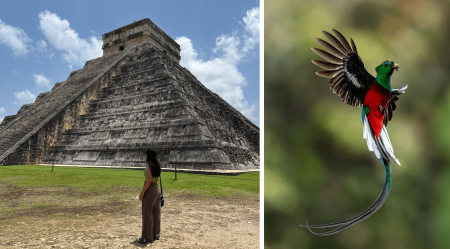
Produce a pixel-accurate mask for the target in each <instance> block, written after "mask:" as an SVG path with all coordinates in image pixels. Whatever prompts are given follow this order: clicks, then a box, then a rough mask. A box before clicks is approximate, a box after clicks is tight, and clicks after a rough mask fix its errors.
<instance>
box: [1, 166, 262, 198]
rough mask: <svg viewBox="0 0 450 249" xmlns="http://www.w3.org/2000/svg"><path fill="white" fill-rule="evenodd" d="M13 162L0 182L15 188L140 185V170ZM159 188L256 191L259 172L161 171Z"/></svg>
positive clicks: (225, 192) (218, 192) (86, 188)
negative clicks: (53, 167) (206, 173)
mask: <svg viewBox="0 0 450 249" xmlns="http://www.w3.org/2000/svg"><path fill="white" fill-rule="evenodd" d="M50 170H51V166H42V165H17V166H2V167H0V185H11V184H12V185H14V186H17V187H26V188H28V187H44V186H68V187H72V188H75V189H77V190H78V191H81V192H91V193H92V191H93V192H97V191H104V190H106V189H107V188H110V187H112V186H123V187H142V186H143V182H144V179H145V177H144V174H143V170H128V169H103V168H77V167H57V166H55V170H54V171H53V172H50ZM158 184H159V182H158ZM162 184H163V190H168V191H171V190H174V191H186V192H190V193H193V194H199V195H206V196H220V197H226V196H231V195H238V194H245V193H250V194H258V193H259V172H253V173H245V174H241V175H239V176H209V175H200V174H186V173H177V180H176V181H174V173H172V172H162Z"/></svg>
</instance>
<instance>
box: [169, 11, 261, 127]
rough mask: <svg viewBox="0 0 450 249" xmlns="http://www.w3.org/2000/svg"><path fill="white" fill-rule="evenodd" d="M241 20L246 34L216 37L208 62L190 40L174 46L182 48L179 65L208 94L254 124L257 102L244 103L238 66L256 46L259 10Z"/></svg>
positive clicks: (184, 38)
mask: <svg viewBox="0 0 450 249" xmlns="http://www.w3.org/2000/svg"><path fill="white" fill-rule="evenodd" d="M243 20H244V23H245V25H244V30H245V31H246V32H245V34H243V35H242V36H241V37H239V36H238V33H237V32H233V33H231V34H230V35H224V34H222V35H220V36H219V37H217V38H216V44H215V48H214V49H213V52H214V53H215V54H216V55H217V57H216V58H211V59H210V60H207V61H204V60H202V59H200V58H198V53H197V51H196V50H195V49H194V46H193V44H192V41H191V40H190V39H189V38H187V37H184V36H183V37H178V38H177V39H176V42H177V43H179V44H180V46H181V61H180V64H181V65H182V66H183V67H186V68H187V69H189V71H191V72H192V74H194V75H195V76H196V77H197V78H198V79H199V80H200V81H201V82H202V83H203V84H205V86H206V87H208V88H209V89H210V90H211V91H213V92H215V93H217V94H219V95H220V96H221V97H222V98H223V99H224V100H226V101H227V102H228V103H229V104H230V105H232V106H233V107H234V108H236V109H237V110H239V111H240V112H241V113H242V114H244V115H245V116H246V117H247V118H249V119H250V120H252V121H253V122H255V123H257V121H258V120H259V102H256V103H253V104H252V105H249V103H248V102H247V101H245V100H244V92H243V90H242V87H243V86H245V85H246V84H247V81H246V79H245V77H244V75H243V74H242V73H241V72H240V71H239V69H238V68H237V65H238V64H239V63H240V62H241V61H242V60H243V59H244V58H246V57H247V56H249V54H250V53H249V52H250V51H251V50H252V49H254V48H255V47H256V44H258V43H259V8H253V9H252V10H249V11H247V15H246V17H244V18H243ZM241 38H242V40H243V42H241ZM257 84H259V82H258V83H257Z"/></svg>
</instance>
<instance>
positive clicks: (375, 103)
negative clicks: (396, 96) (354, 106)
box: [364, 83, 391, 139]
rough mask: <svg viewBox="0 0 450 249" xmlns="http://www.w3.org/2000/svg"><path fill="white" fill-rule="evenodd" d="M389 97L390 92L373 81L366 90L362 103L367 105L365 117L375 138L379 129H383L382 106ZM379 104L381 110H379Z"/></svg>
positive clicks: (384, 105) (378, 133)
mask: <svg viewBox="0 0 450 249" xmlns="http://www.w3.org/2000/svg"><path fill="white" fill-rule="evenodd" d="M390 97H391V92H390V91H389V90H387V89H386V88H384V87H383V86H381V85H380V84H378V83H374V84H372V85H371V86H370V89H369V90H368V91H367V94H366V97H365V98H364V105H366V106H369V110H370V111H369V113H368V114H367V119H368V120H369V123H370V126H371V127H372V130H373V132H374V133H375V136H376V137H377V139H379V137H380V133H381V129H383V119H384V115H383V114H384V108H386V105H387V103H388V101H389V99H390ZM380 106H381V110H380Z"/></svg>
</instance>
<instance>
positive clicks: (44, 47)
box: [36, 40, 47, 52]
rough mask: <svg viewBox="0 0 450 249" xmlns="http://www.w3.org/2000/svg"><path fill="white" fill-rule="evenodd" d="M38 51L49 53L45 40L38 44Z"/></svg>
mask: <svg viewBox="0 0 450 249" xmlns="http://www.w3.org/2000/svg"><path fill="white" fill-rule="evenodd" d="M36 50H38V51H39V52H47V43H46V42H45V41H44V40H40V41H38V42H36Z"/></svg>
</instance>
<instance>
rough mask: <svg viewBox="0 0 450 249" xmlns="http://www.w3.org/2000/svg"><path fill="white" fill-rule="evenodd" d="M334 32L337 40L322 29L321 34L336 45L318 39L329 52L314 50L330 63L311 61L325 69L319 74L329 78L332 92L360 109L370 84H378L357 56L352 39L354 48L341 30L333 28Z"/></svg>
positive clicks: (318, 73)
mask: <svg viewBox="0 0 450 249" xmlns="http://www.w3.org/2000/svg"><path fill="white" fill-rule="evenodd" d="M333 32H334V34H335V35H336V36H337V38H336V37H335V36H333V35H332V34H330V33H328V32H326V31H323V30H322V33H323V34H324V35H325V36H326V37H327V38H328V40H330V42H331V43H332V44H333V45H334V46H333V45H331V44H330V43H328V42H326V41H324V40H322V39H320V38H316V40H317V41H318V42H319V44H320V45H322V46H323V47H324V48H325V50H326V51H324V50H321V49H318V48H311V49H312V51H314V53H316V54H317V55H319V56H320V57H322V58H324V59H325V60H327V61H328V62H324V61H318V60H312V61H311V62H312V63H313V64H315V65H316V66H319V67H321V68H323V69H326V71H319V72H316V74H317V75H319V76H322V77H325V78H330V81H329V84H330V89H331V90H333V93H335V94H336V95H338V96H339V97H341V99H342V101H343V102H344V103H346V104H348V105H351V106H356V107H361V106H362V105H363V103H364V96H365V95H366V93H367V90H368V89H369V88H370V85H372V83H374V82H375V78H374V77H373V76H372V75H371V74H370V73H368V72H367V70H366V69H365V68H364V63H363V62H362V60H361V58H360V57H359V55H358V51H357V50H356V46H355V43H354V42H353V39H350V41H351V43H352V47H350V44H349V43H348V42H347V40H346V39H345V37H344V36H343V35H342V34H341V33H340V32H339V31H337V30H335V29H333ZM327 51H328V52H327Z"/></svg>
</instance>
